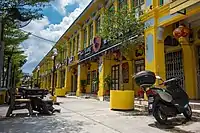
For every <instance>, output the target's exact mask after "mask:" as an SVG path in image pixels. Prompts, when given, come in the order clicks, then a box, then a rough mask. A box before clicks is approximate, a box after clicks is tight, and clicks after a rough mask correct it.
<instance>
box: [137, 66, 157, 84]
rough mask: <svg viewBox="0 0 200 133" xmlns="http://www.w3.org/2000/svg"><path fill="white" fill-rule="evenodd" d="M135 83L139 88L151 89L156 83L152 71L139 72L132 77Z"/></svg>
mask: <svg viewBox="0 0 200 133" xmlns="http://www.w3.org/2000/svg"><path fill="white" fill-rule="evenodd" d="M134 79H135V82H136V84H137V85H138V86H140V87H151V86H152V85H153V84H155V82H156V75H155V73H154V72H152V71H148V70H146V71H141V72H138V73H136V75H135V76H134Z"/></svg>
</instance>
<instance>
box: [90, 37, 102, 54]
mask: <svg viewBox="0 0 200 133" xmlns="http://www.w3.org/2000/svg"><path fill="white" fill-rule="evenodd" d="M100 47H101V37H99V36H96V37H94V39H93V45H92V48H93V51H94V52H97V51H99V49H100Z"/></svg>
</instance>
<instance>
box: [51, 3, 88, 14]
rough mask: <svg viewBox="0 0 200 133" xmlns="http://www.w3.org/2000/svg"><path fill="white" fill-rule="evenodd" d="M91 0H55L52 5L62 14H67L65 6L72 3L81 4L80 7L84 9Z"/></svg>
mask: <svg viewBox="0 0 200 133" xmlns="http://www.w3.org/2000/svg"><path fill="white" fill-rule="evenodd" d="M90 1H91V0H55V1H53V2H52V6H53V7H54V8H55V9H56V10H58V11H59V12H60V13H61V14H62V15H66V9H65V7H66V6H68V5H71V4H76V3H77V4H79V7H80V8H81V9H82V8H84V7H85V5H87V4H88V3H89V2H90Z"/></svg>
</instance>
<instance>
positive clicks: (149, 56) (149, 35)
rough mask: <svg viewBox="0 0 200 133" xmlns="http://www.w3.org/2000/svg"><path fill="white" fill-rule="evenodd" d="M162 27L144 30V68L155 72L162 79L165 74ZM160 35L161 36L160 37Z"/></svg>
mask: <svg viewBox="0 0 200 133" xmlns="http://www.w3.org/2000/svg"><path fill="white" fill-rule="evenodd" d="M162 30H163V31H164V29H163V28H160V27H152V28H149V29H147V30H146V31H145V54H146V55H145V69H146V70H151V71H153V72H155V74H156V75H159V76H161V77H162V78H163V79H164V80H165V78H166V75H165V52H164V41H163V36H162V33H160V32H158V31H161V32H163V31H162ZM160 36H161V37H160Z"/></svg>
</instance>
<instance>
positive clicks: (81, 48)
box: [79, 29, 84, 50]
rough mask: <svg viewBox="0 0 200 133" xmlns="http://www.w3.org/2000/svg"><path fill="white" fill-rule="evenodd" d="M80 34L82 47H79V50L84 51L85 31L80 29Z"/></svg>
mask: <svg viewBox="0 0 200 133" xmlns="http://www.w3.org/2000/svg"><path fill="white" fill-rule="evenodd" d="M79 33H80V46H79V48H80V49H79V50H83V43H84V31H83V29H80V31H79Z"/></svg>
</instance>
